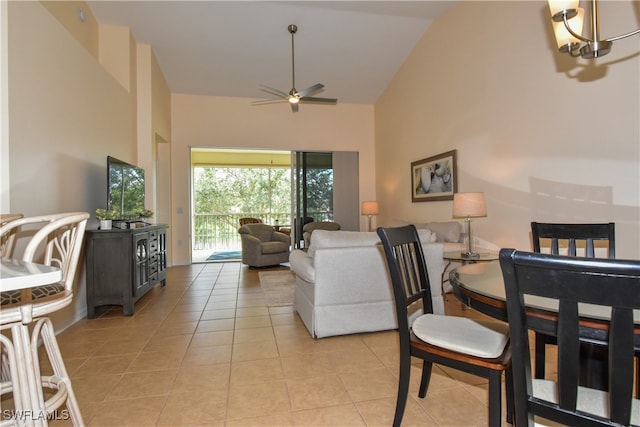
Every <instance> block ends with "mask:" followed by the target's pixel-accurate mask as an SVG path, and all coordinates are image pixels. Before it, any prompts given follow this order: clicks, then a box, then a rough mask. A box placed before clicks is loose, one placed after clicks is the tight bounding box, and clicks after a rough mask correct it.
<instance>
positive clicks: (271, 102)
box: [251, 99, 287, 105]
mask: <svg viewBox="0 0 640 427" xmlns="http://www.w3.org/2000/svg"><path fill="white" fill-rule="evenodd" d="M281 102H287V100H286V99H261V100H259V101H253V102H252V103H251V104H252V105H263V104H275V103H281Z"/></svg>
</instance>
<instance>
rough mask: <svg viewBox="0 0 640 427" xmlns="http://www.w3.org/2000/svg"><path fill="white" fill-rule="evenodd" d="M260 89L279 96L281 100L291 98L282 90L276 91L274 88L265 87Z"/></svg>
mask: <svg viewBox="0 0 640 427" xmlns="http://www.w3.org/2000/svg"><path fill="white" fill-rule="evenodd" d="M260 87H261V88H262V89H260V90H261V91H263V92H267V93H270V94H272V95H275V96H279V97H280V98H284V99H287V98H289V94H288V93H285V92H283V91H281V90H278V89H274V88H272V87H269V86H265V85H260Z"/></svg>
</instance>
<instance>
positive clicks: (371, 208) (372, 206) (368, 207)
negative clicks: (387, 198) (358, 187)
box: [361, 201, 380, 231]
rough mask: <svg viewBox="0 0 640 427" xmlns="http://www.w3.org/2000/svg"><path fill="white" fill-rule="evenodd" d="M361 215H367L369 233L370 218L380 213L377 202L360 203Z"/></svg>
mask: <svg viewBox="0 0 640 427" xmlns="http://www.w3.org/2000/svg"><path fill="white" fill-rule="evenodd" d="M361 210H362V215H367V217H368V220H369V231H371V217H372V216H373V215H378V214H379V213H380V206H378V202H375V201H368V202H362V209H361Z"/></svg>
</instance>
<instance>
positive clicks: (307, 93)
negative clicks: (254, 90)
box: [253, 24, 338, 113]
mask: <svg viewBox="0 0 640 427" xmlns="http://www.w3.org/2000/svg"><path fill="white" fill-rule="evenodd" d="M287 30H288V31H289V33H290V34H291V90H290V91H289V93H286V92H284V91H281V90H278V89H274V88H272V87H269V86H265V85H260V87H261V90H262V91H264V92H267V93H270V94H271V95H275V96H277V97H278V98H275V99H265V100H261V101H255V102H253V104H254V105H262V104H271V103H274V102H288V103H289V105H291V111H293V112H294V113H297V112H298V110H299V108H300V107H299V105H298V104H299V103H305V102H308V103H315V104H333V105H335V104H336V103H337V102H338V100H337V99H334V98H317V97H313V96H311V95H313V94H316V93H318V92H320V91H322V90H323V89H324V85H323V84H322V83H316V84H315V85H313V86H309V87H308V88H306V89H303V90H301V91H298V90H297V89H296V67H295V45H294V35H295V33H296V32H297V31H298V27H297V26H296V25H294V24H291V25H289V26H288V27H287Z"/></svg>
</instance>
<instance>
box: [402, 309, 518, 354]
mask: <svg viewBox="0 0 640 427" xmlns="http://www.w3.org/2000/svg"><path fill="white" fill-rule="evenodd" d="M494 325H495V326H494ZM505 329H506V326H504V325H502V324H498V323H492V324H491V327H489V326H488V325H482V324H480V323H478V322H476V321H473V320H471V319H467V318H464V317H457V316H443V315H438V314H424V315H422V316H420V317H418V318H417V319H416V320H415V322H413V333H414V334H415V335H416V336H417V337H418V338H420V339H421V340H423V341H424V342H427V343H429V344H432V345H435V346H438V347H442V348H446V349H449V350H453V351H457V352H458V353H464V354H469V355H472V356H477V357H484V358H490V359H492V358H496V357H498V356H500V355H501V354H502V352H503V351H504V346H505V345H506V344H507V341H508V338H507V335H506V334H505V333H503V332H502V330H505Z"/></svg>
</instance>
